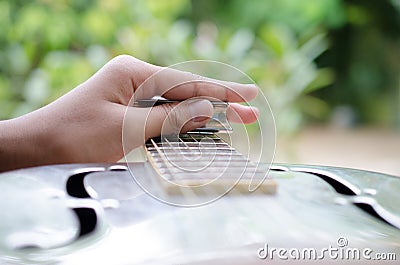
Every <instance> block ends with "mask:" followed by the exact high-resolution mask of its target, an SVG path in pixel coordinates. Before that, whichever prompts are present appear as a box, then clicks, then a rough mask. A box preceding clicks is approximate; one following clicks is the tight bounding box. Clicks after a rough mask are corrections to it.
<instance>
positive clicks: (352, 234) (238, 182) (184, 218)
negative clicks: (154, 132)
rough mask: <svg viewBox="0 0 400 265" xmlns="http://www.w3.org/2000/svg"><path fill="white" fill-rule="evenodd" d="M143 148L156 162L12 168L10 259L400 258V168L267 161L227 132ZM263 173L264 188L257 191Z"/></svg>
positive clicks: (1, 254)
mask: <svg viewBox="0 0 400 265" xmlns="http://www.w3.org/2000/svg"><path fill="white" fill-rule="evenodd" d="M142 104H145V102H144V103H143V102H142ZM219 104H222V103H219ZM217 105H218V103H215V106H217ZM218 119H220V120H221V119H223V117H222V118H221V117H219V118H218ZM144 149H145V153H146V157H147V158H146V160H144V161H139V162H131V163H128V164H127V163H117V164H70V165H53V166H43V167H37V168H29V169H21V170H16V171H11V172H6V173H3V174H1V175H0V208H1V214H0V216H1V217H0V263H1V264H268V263H272V264H274V263H284V262H286V263H289V264H292V263H308V262H310V261H318V260H319V261H322V262H324V263H326V262H336V261H339V262H348V263H366V262H371V264H376V263H377V262H378V260H381V261H382V262H385V264H386V263H388V264H389V263H391V262H393V264H396V259H400V178H398V177H395V176H389V175H383V174H379V173H373V172H366V171H360V170H354V169H345V168H333V167H322V166H305V165H282V164H279V165H278V164H273V165H257V164H254V163H253V162H252V161H249V160H248V159H247V158H246V157H245V156H243V155H242V154H241V153H240V152H239V151H237V150H236V149H234V148H233V147H231V146H230V145H229V144H227V143H226V142H225V141H224V140H222V139H221V137H220V135H219V133H218V132H217V131H216V130H198V131H194V132H190V133H187V134H180V135H175V136H162V137H159V138H153V139H150V140H149V141H148V142H147V143H146V145H145V148H144ZM267 172H268V175H267V174H266V173H267ZM265 177H266V178H265ZM252 182H254V183H260V185H258V186H257V188H256V189H254V190H253V191H249V185H250V184H251V183H252Z"/></svg>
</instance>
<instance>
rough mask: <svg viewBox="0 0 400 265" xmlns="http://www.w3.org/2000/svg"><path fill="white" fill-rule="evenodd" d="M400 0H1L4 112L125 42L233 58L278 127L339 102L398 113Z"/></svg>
mask: <svg viewBox="0 0 400 265" xmlns="http://www.w3.org/2000/svg"><path fill="white" fill-rule="evenodd" d="M399 10H400V5H399V4H398V1H396V0H393V1H389V0H363V1H362V0H360V1H356V0H302V1H299V0H269V1H264V0H253V1H242V0H223V1H212V0H202V1H199V0H197V1H196V0H192V1H187V0H169V1H163V0H147V1H144V0H113V1H110V0H98V1H95V0H56V1H53V0H35V1H24V0H1V1H0V29H1V30H0V119H7V118H11V117H16V116H19V115H22V114H24V113H27V112H30V111H32V110H34V109H37V108H39V107H41V106H43V105H45V104H47V103H49V102H51V101H53V100H54V99H56V98H57V97H59V96H61V95H62V94H65V93H66V92H67V91H69V90H70V89H72V88H74V87H75V86H76V85H78V84H79V83H81V82H83V81H84V80H86V79H87V78H88V77H89V76H90V75H91V74H93V73H94V72H95V71H96V70H98V69H99V68H100V67H101V66H102V65H104V64H105V63H106V62H107V61H108V60H109V59H111V58H112V57H114V56H116V55H118V54H123V53H125V54H131V55H133V56H135V57H138V58H139V59H142V60H145V61H148V62H151V63H155V64H160V65H164V66H168V65H171V64H174V63H178V62H182V61H185V60H194V59H211V60H217V61H221V62H225V63H228V64H230V65H233V66H236V67H238V68H239V69H241V70H242V71H244V72H246V73H247V74H249V75H250V76H251V77H252V78H253V79H254V80H255V81H256V82H257V84H259V86H260V87H261V88H262V89H263V90H264V91H265V92H266V95H267V97H268V99H269V101H270V103H271V105H272V107H273V110H274V112H275V114H276V116H277V120H278V129H280V130H281V131H286V132H290V131H293V130H296V128H298V127H299V126H300V125H301V124H303V123H304V121H309V120H311V121H328V120H329V119H330V117H331V116H332V115H331V114H332V111H333V110H335V108H336V107H337V106H339V107H340V106H346V107H347V108H348V109H349V110H350V113H352V114H353V116H354V117H355V118H354V120H353V121H352V122H360V123H374V124H385V125H394V124H395V123H396V118H397V119H399V112H400V109H399V101H400V99H399V97H400V96H399V94H400V88H399V87H400V85H399V78H398V76H399V73H400V65H399V62H400V60H399V59H400V58H399V56H400V49H399V46H400V45H399V39H400V37H399V36H400V26H399V25H400V22H399ZM333 112H335V111H333ZM397 122H398V120H397Z"/></svg>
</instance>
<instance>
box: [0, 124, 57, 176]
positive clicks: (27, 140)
mask: <svg viewBox="0 0 400 265" xmlns="http://www.w3.org/2000/svg"><path fill="white" fill-rule="evenodd" d="M29 120H30V117H20V118H17V119H12V120H6V121H0V171H6V170H12V169H16V168H24V167H31V166H36V165H40V164H50V163H51V162H52V161H51V160H52V159H51V154H49V153H48V146H50V145H51V142H52V141H51V137H50V136H49V135H48V134H43V132H44V130H45V129H44V128H43V124H40V123H38V121H35V120H32V121H29ZM46 138H47V140H46ZM46 142H47V143H46Z"/></svg>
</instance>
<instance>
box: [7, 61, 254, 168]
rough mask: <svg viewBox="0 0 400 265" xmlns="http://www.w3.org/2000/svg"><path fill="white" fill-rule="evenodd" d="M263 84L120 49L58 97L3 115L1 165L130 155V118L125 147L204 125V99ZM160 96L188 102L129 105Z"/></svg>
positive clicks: (234, 96)
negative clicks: (220, 77)
mask: <svg viewBox="0 0 400 265" xmlns="http://www.w3.org/2000/svg"><path fill="white" fill-rule="evenodd" d="M160 71H161V72H160ZM157 72H158V73H159V74H157V75H156V77H155V78H151V79H148V78H149V77H150V76H152V75H153V74H154V73H157ZM146 80H147V81H146ZM149 80H150V81H149ZM199 80H201V82H199ZM145 81H146V82H145ZM188 81H191V82H188ZM174 84H181V85H178V86H176V85H174ZM171 87H172V88H171ZM257 91H258V89H257V87H256V86H254V85H243V84H238V83H231V82H225V81H217V80H212V79H208V78H204V77H200V76H196V75H193V74H191V73H188V72H181V71H178V70H172V69H168V68H163V67H159V66H155V65H151V64H148V63H146V62H143V61H140V60H138V59H135V58H133V57H130V56H126V55H123V56H118V57H116V58H114V59H113V60H111V61H110V62H108V63H107V64H106V65H105V66H104V67H103V68H102V69H100V70H99V71H98V72H97V73H96V74H94V75H93V76H92V77H91V78H90V79H88V80H87V81H86V82H84V83H82V84H81V85H79V86H78V87H76V88H75V89H73V90H72V91H70V92H69V93H67V94H66V95H64V96H63V97H61V98H59V99H58V100H56V101H54V102H52V103H51V104H49V105H47V106H45V107H43V108H41V109H39V110H36V111H34V112H32V113H29V114H27V115H24V116H21V117H19V118H16V119H13V120H7V121H0V141H1V142H2V144H1V146H0V161H1V162H0V171H1V170H8V169H14V168H20V167H28V166H35V165H43V164H56V163H89V162H115V161H118V160H119V159H121V158H122V157H123V155H124V152H123V147H122V128H123V124H124V122H125V124H124V128H128V129H126V130H124V133H128V134H129V136H128V137H127V138H126V137H125V138H124V139H127V143H125V142H124V147H125V148H128V149H129V150H131V149H133V148H135V147H138V146H141V145H143V143H144V142H145V141H146V139H149V138H151V137H155V136H159V135H160V133H161V130H162V126H163V124H164V127H165V128H167V130H173V129H176V128H179V130H180V131H181V132H186V131H189V130H193V129H195V128H198V127H201V126H203V125H205V123H207V121H208V119H209V118H210V117H211V116H212V112H213V110H212V105H211V103H210V102H209V101H208V100H205V99H203V98H212V99H219V100H222V101H227V102H243V101H250V100H251V99H253V98H254V97H255V96H256V95H257ZM154 95H162V96H163V97H165V98H168V99H173V100H185V101H184V102H183V103H180V104H176V103H175V104H163V105H160V106H155V107H153V108H151V109H149V108H135V107H132V104H130V102H131V99H132V97H134V98H135V99H140V98H151V97H152V96H154ZM186 99H190V100H186ZM227 116H228V120H230V121H232V122H243V123H252V122H254V121H256V119H257V117H258V110H257V109H256V108H253V107H247V106H243V105H240V104H237V103H231V104H230V105H229V109H228V111H227ZM165 124H166V125H167V126H165ZM168 128H169V129H168ZM129 150H128V151H129ZM125 151H127V150H125Z"/></svg>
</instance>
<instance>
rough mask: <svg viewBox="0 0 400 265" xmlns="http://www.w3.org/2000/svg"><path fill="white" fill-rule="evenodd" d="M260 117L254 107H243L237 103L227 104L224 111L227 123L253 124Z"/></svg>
mask: <svg viewBox="0 0 400 265" xmlns="http://www.w3.org/2000/svg"><path fill="white" fill-rule="evenodd" d="M259 116H260V112H259V110H258V109H257V108H256V107H252V106H243V105H240V104H237V103H231V104H229V106H228V108H227V110H226V117H227V118H228V121H230V122H235V123H244V124H249V123H253V122H255V121H256V120H257V119H258V117H259Z"/></svg>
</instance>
